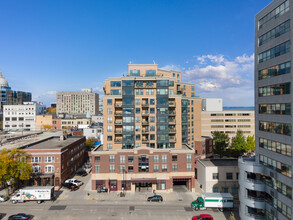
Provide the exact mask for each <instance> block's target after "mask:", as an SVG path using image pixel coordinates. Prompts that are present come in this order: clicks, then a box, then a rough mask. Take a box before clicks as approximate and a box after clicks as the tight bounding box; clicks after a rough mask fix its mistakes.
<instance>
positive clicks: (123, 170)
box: [120, 165, 125, 173]
mask: <svg viewBox="0 0 293 220" xmlns="http://www.w3.org/2000/svg"><path fill="white" fill-rule="evenodd" d="M123 172H125V166H124V165H121V166H120V173H123Z"/></svg>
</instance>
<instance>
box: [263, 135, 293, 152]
mask: <svg viewBox="0 0 293 220" xmlns="http://www.w3.org/2000/svg"><path fill="white" fill-rule="evenodd" d="M259 147H261V148H265V149H267V150H270V151H273V152H277V153H279V154H283V155H286V156H289V157H291V156H292V147H291V145H288V144H283V143H280V142H277V141H272V140H269V139H265V138H260V139H259Z"/></svg>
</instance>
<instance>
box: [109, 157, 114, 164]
mask: <svg viewBox="0 0 293 220" xmlns="http://www.w3.org/2000/svg"><path fill="white" fill-rule="evenodd" d="M109 161H110V163H115V155H110V160H109Z"/></svg>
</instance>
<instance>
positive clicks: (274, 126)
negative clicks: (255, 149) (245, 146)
mask: <svg viewBox="0 0 293 220" xmlns="http://www.w3.org/2000/svg"><path fill="white" fill-rule="evenodd" d="M291 129H292V127H291V124H285V123H278V122H265V121H260V122H259V130H260V131H266V132H271V133H275V134H284V135H288V136H291Z"/></svg>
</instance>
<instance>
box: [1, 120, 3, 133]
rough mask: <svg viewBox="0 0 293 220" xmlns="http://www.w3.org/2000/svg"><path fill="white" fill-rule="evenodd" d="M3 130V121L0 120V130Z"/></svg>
mask: <svg viewBox="0 0 293 220" xmlns="http://www.w3.org/2000/svg"><path fill="white" fill-rule="evenodd" d="M2 130H3V121H0V131H2Z"/></svg>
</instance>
